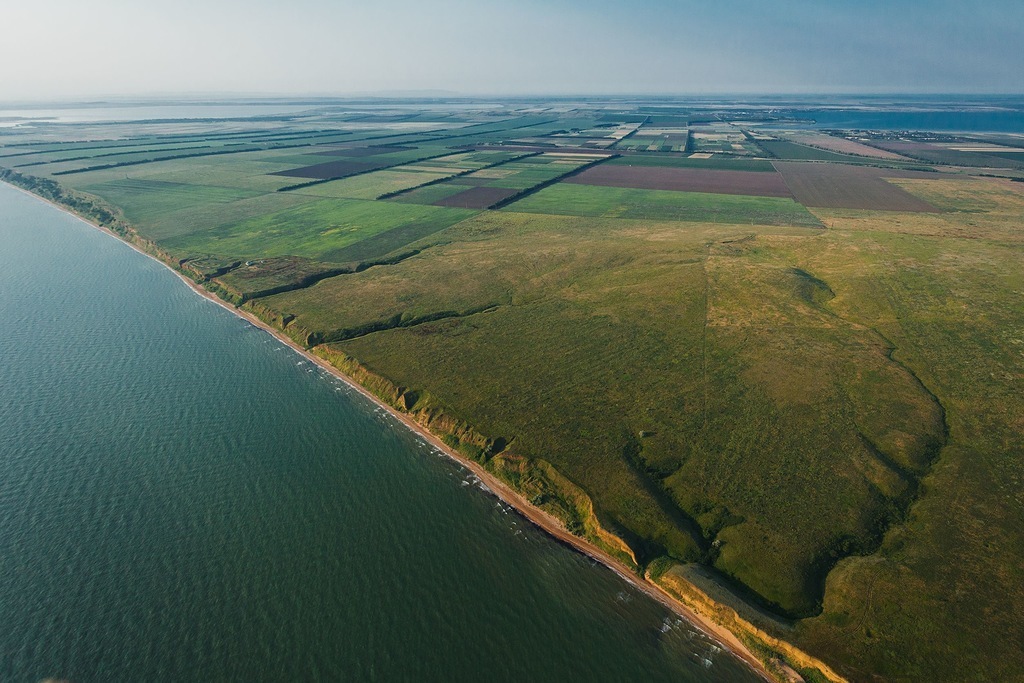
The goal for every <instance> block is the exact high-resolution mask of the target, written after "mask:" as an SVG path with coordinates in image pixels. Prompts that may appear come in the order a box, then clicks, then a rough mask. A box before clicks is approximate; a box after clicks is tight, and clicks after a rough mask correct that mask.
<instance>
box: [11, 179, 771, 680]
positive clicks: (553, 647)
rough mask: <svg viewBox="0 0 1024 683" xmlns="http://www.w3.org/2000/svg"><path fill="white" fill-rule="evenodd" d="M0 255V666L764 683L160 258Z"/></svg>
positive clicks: (107, 243) (61, 228) (104, 242)
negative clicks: (194, 289)
mask: <svg viewBox="0 0 1024 683" xmlns="http://www.w3.org/2000/svg"><path fill="white" fill-rule="evenodd" d="M0 245H2V248H0V359H2V362H0V437H2V438H0V614H2V615H3V618H2V619H0V680H4V681H8V680H10V681H38V680H41V679H45V678H58V679H67V680H70V681H75V682H80V681H109V680H146V681H190V680H194V681H199V680H203V681H206V680H331V681H333V680H381V681H384V680H387V681H393V680H445V681H454V680H480V679H481V678H483V677H486V678H488V679H490V680H507V681H523V680H531V681H543V680H657V681H661V680H673V681H743V680H758V679H757V677H756V676H755V674H754V673H753V672H752V671H750V670H749V669H748V668H747V667H746V666H745V665H744V664H742V663H740V662H739V661H737V660H735V659H734V658H733V657H732V656H730V655H729V654H728V653H725V652H721V651H719V650H718V648H716V647H715V646H714V645H713V644H712V643H711V642H710V641H709V640H708V639H707V638H705V637H704V636H703V635H702V634H700V633H698V632H696V631H695V630H694V629H692V628H691V627H690V626H689V625H688V624H686V623H684V622H682V621H681V620H679V619H678V618H676V617H675V616H674V615H672V614H671V613H670V612H669V611H668V610H667V609H666V608H664V607H663V606H662V605H660V604H658V603H656V602H654V601H653V600H651V599H649V598H648V597H646V596H645V595H643V594H641V593H639V592H638V591H637V590H636V589H634V588H632V587H630V586H629V585H627V584H626V583H625V582H624V581H622V580H621V579H620V578H618V577H617V576H615V575H614V574H613V573H612V572H611V571H609V570H607V569H605V568H603V567H600V566H597V565H596V564H595V563H593V562H591V561H590V560H588V559H587V558H585V557H583V556H581V555H580V554H578V553H576V552H574V551H572V550H570V549H568V548H566V547H564V546H562V545H560V544H558V543H556V542H554V541H553V540H552V539H550V538H549V537H547V536H546V535H544V534H543V533H541V532H540V531H538V530H536V529H535V528H533V527H532V526H531V525H529V524H528V523H527V522H525V521H524V520H523V519H522V518H520V517H518V516H517V515H516V514H515V513H513V512H511V511H510V510H508V509H507V508H506V507H505V506H504V505H503V504H501V503H500V502H499V501H497V500H496V499H495V498H494V497H492V496H490V495H487V494H486V493H485V492H482V491H480V490H478V489H479V487H478V486H477V483H476V482H475V481H474V480H473V479H472V477H470V476H469V475H468V474H467V473H466V472H465V471H464V470H462V469H461V468H460V467H459V466H458V465H456V464H455V463H453V462H451V461H449V460H448V459H446V458H443V457H439V456H438V455H437V454H436V453H434V452H433V449H432V448H430V447H429V446H427V445H426V444H425V443H423V442H422V441H421V440H420V439H418V438H417V437H416V436H415V435H413V434H412V433H410V432H409V431H408V430H407V429H405V428H404V427H402V426H401V425H399V424H397V423H396V422H395V421H394V420H392V419H391V418H389V417H387V416H386V415H385V414H384V413H383V412H382V411H380V409H378V408H376V407H375V406H373V404H371V403H370V402H369V401H367V400H366V399H364V398H362V397H360V396H358V395H357V394H356V393H355V392H354V391H353V390H351V389H349V388H347V387H346V386H345V385H343V384H342V383H341V382H339V381H337V380H336V379H334V378H332V377H330V376H328V375H326V374H325V373H323V372H322V371H321V370H319V369H317V368H314V367H312V366H311V364H309V363H308V362H306V361H304V360H302V359H301V358H299V357H298V356H297V355H296V354H294V353H293V352H292V351H290V350H288V349H287V348H286V347H284V346H283V345H282V344H281V343H279V342H278V341H276V340H275V339H273V338H272V337H271V336H270V335H268V334H266V333H264V332H262V331H260V330H257V329H256V328H254V327H252V326H251V325H249V324H248V323H246V322H244V321H242V320H240V319H238V318H236V317H235V316H233V315H231V314H230V313H228V312H227V311H225V310H223V309H221V308H219V307H217V306H215V305H213V304H211V303H210V302H209V301H206V300H204V299H203V298H201V297H199V296H197V295H196V294H195V293H193V292H192V291H191V290H190V289H189V288H188V287H187V286H185V285H184V284H183V283H182V282H180V281H178V279H177V278H176V277H175V276H174V275H173V274H172V273H170V272H169V271H167V269H166V268H164V267H163V266H162V265H160V264H158V263H156V262H154V261H152V260H150V259H147V258H145V257H143V256H141V255H139V254H137V253H135V252H133V251H132V250H131V249H130V248H129V247H127V246H126V245H124V244H121V243H119V242H117V241H116V240H114V239H111V238H110V237H107V236H105V235H102V234H100V233H99V232H98V231H96V230H94V229H92V228H90V227H89V226H87V225H85V224H84V223H82V222H80V221H78V220H76V219H74V218H72V217H70V216H67V215H65V214H63V213H61V212H59V211H58V210H56V209H54V208H53V207H50V206H47V205H46V204H44V203H42V202H40V201H37V200H35V199H33V198H31V197H29V196H27V195H25V194H23V193H21V192H19V191H17V190H14V189H12V188H10V187H8V186H6V185H0Z"/></svg>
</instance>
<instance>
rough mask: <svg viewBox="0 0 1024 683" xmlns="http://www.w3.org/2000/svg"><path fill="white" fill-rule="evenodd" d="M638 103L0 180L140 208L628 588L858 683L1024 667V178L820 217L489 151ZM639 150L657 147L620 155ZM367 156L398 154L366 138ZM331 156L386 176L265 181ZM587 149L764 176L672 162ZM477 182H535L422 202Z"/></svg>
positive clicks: (119, 212) (61, 197) (129, 143)
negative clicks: (460, 204) (721, 613)
mask: <svg viewBox="0 0 1024 683" xmlns="http://www.w3.org/2000/svg"><path fill="white" fill-rule="evenodd" d="M617 106H618V105H617ZM641 109H642V107H634V108H633V109H632V110H630V109H629V107H628V106H626V105H623V111H622V112H621V113H620V112H619V111H618V110H615V111H610V110H607V109H594V110H589V109H587V108H586V107H584V106H582V105H581V108H578V109H576V108H573V109H571V110H570V109H559V108H558V107H555V108H553V109H551V110H545V111H542V112H541V113H537V111H538V110H535V109H530V108H527V109H526V110H523V111H518V110H516V109H515V108H514V107H512V106H511V105H509V108H507V109H503V110H502V111H501V112H500V114H499V113H496V112H493V111H483V110H482V111H465V112H464V111H461V110H459V111H453V112H448V113H447V114H446V115H445V116H444V117H441V120H439V121H438V122H437V123H435V124H431V125H430V126H427V127H426V129H419V130H417V129H409V128H406V127H403V126H404V123H402V124H399V123H396V124H388V125H385V124H384V123H380V124H377V123H368V121H373V120H375V119H374V116H375V114H374V112H373V110H372V109H371V110H368V111H367V112H363V115H362V116H360V117H359V118H360V121H359V122H358V124H350V123H349V122H348V118H347V117H348V115H347V114H346V115H338V114H333V115H327V114H311V115H310V119H309V120H308V121H304V123H303V124H302V125H303V127H301V128H298V127H296V124H294V123H289V122H281V123H278V124H273V125H271V124H266V125H263V126H262V127H260V128H258V129H257V128H252V127H248V126H245V125H243V124H242V123H239V122H231V123H204V124H189V126H188V127H186V128H183V127H182V126H180V125H171V124H167V123H162V124H161V123H147V122H136V123H130V124H127V123H126V124H123V125H121V126H120V127H118V126H111V124H103V125H100V124H83V125H82V126H80V127H74V126H71V127H66V128H62V129H59V131H58V132H54V131H53V130H50V129H47V130H45V131H43V132H40V133H34V132H31V131H29V132H24V131H13V132H12V131H9V130H8V129H0V166H2V167H6V168H11V167H14V166H16V165H18V164H22V163H24V164H33V165H32V166H27V167H22V168H20V169H15V170H19V171H20V172H21V173H30V174H32V175H34V176H38V177H37V178H36V179H27V180H26V179H24V178H22V179H21V180H18V179H17V178H14V177H13V176H8V177H10V178H12V179H13V180H17V181H18V182H20V183H21V184H22V185H23V186H26V187H30V188H31V189H33V190H34V191H36V192H39V193H40V194H42V195H43V196H46V197H48V198H50V199H55V200H57V201H59V202H61V203H64V204H65V205H67V206H70V207H72V208H73V209H75V210H78V211H79V212H80V213H83V214H84V215H87V216H89V217H90V218H92V219H93V220H99V221H100V222H103V223H104V224H105V225H108V226H111V227H113V228H114V229H120V228H121V227H123V223H121V222H120V221H125V222H127V223H130V224H131V226H132V227H133V229H135V230H136V231H137V232H138V234H139V235H140V236H141V237H142V238H144V239H145V240H148V241H150V242H151V243H152V247H153V249H154V250H159V253H160V254H161V255H163V256H164V257H165V258H167V259H168V260H170V261H171V262H172V263H174V264H175V265H179V262H181V261H182V260H184V264H183V265H181V267H182V269H183V270H184V271H185V272H186V273H189V274H190V275H191V276H193V277H196V278H197V279H199V280H201V281H203V282H205V283H206V284H207V285H208V286H210V287H211V289H213V290H215V291H217V292H219V293H221V294H222V295H223V296H226V297H228V298H230V299H231V301H233V302H234V303H240V302H242V301H243V300H245V302H246V303H245V306H246V307H247V309H248V310H250V311H253V312H255V313H257V314H259V315H261V316H263V317H264V319H266V320H267V321H269V322H270V323H272V324H275V325H278V326H279V327H282V328H283V329H284V331H285V332H286V333H288V334H291V335H292V336H293V337H294V338H295V339H297V340H299V341H301V342H303V343H307V344H319V346H317V351H318V352H320V353H322V354H323V355H325V356H326V357H328V358H330V359H332V361H333V362H336V363H338V364H339V365H341V366H342V367H344V368H346V369H347V370H348V371H350V372H360V373H364V374H362V375H360V376H362V377H364V378H369V379H367V380H366V381H368V382H369V383H370V384H371V385H372V387H371V388H373V389H374V390H375V391H377V390H378V389H379V391H378V393H379V394H380V395H386V396H387V397H389V398H388V400H391V401H392V402H393V403H394V404H395V405H398V406H400V407H403V408H406V409H409V410H413V409H415V410H419V411H421V412H420V413H418V417H417V419H422V420H423V421H426V422H430V421H431V420H435V421H434V422H430V424H431V425H432V426H433V427H436V428H437V429H438V430H439V432H440V433H442V434H443V435H444V436H445V438H446V439H447V440H449V441H450V442H451V444H452V445H453V446H456V447H458V448H460V449H461V450H462V451H463V453H465V454H467V455H468V457H473V458H475V459H477V460H478V461H480V462H481V463H483V464H485V466H487V467H489V468H491V470H492V472H494V473H496V474H497V475H499V476H502V477H503V478H504V479H505V480H506V481H509V482H510V483H512V484H513V485H515V486H517V487H519V489H520V490H521V491H522V492H523V493H524V495H525V496H526V497H527V498H528V499H530V500H531V501H533V502H534V504H536V505H538V506H539V507H541V508H543V509H545V510H548V511H549V512H552V513H553V514H556V515H557V516H558V517H559V518H560V519H562V520H563V521H564V522H565V524H566V526H567V528H568V529H570V530H571V531H572V532H573V533H578V534H581V535H585V536H587V537H588V538H590V539H591V540H593V541H594V542H596V543H598V544H599V545H601V547H604V548H606V549H609V551H610V552H612V553H613V554H615V555H616V557H619V558H620V559H622V560H623V562H625V563H626V564H627V565H628V566H630V568H631V569H633V570H635V571H641V572H642V571H644V570H645V569H650V568H657V569H658V572H659V573H661V572H665V571H669V575H670V576H685V575H699V576H701V577H703V578H702V579H701V580H706V581H708V582H711V583H716V584H718V585H719V586H721V587H724V588H722V589H721V590H720V591H718V593H720V594H721V595H722V596H724V597H722V598H721V599H722V600H723V601H725V602H729V601H732V602H734V603H736V604H740V605H741V608H742V609H741V611H743V612H744V613H755V614H764V615H771V616H770V617H765V622H764V623H765V628H766V629H768V630H769V631H770V632H771V634H772V635H774V636H777V637H780V638H783V639H785V640H787V641H789V642H792V643H795V644H796V645H797V646H799V647H801V648H804V649H805V650H806V651H807V652H809V653H810V654H812V655H814V656H816V657H819V658H821V659H822V660H824V661H825V662H827V663H828V664H829V665H830V666H832V667H833V668H835V669H836V670H837V671H839V672H840V673H842V674H843V675H845V676H847V677H849V678H850V679H851V680H855V681H876V680H891V681H903V680H927V681H961V680H1014V679H1015V678H1019V676H1020V672H1021V671H1022V670H1024V621H1022V620H1021V619H1020V618H1019V617H1018V615H1019V614H1020V613H1021V612H1022V611H1024V588H1022V586H1024V561H1022V558H1024V522H1022V519H1024V516H1022V513H1021V511H1022V510H1024V499H1022V497H1021V493H1020V491H1021V490H1022V485H1024V460H1022V458H1021V456H1022V455H1024V450H1022V448H1021V438H1020V435H1021V434H1022V433H1024V418H1022V417H1021V416H1022V415H1024V398H1022V396H1024V393H1022V392H1021V391H1020V390H1019V385H1020V383H1021V382H1022V381H1024V355H1022V348H1024V308H1022V307H1021V305H1020V293H1021V292H1022V291H1024V275H1022V273H1024V269H1022V268H1021V267H1020V261H1021V250H1022V249H1024V232H1022V231H1021V227H1020V225H1021V219H1020V217H1021V216H1022V215H1024V184H1021V183H1014V182H1010V181H1009V180H1000V179H994V178H981V177H969V176H968V173H980V172H981V170H980V169H973V170H969V171H967V172H964V173H961V174H958V175H955V176H954V175H948V176H940V175H939V174H935V176H936V177H935V179H893V180H891V182H892V183H894V184H895V185H897V186H899V187H901V188H903V189H904V190H906V191H907V192H909V193H911V194H913V195H916V196H917V197H920V198H921V199H923V200H924V201H926V202H928V203H929V204H931V205H932V206H934V207H936V208H937V209H938V210H939V211H938V212H937V213H906V212H899V211H885V212H881V211H866V210H852V209H813V210H808V209H807V208H805V207H804V206H802V205H801V204H799V203H797V202H795V201H793V200H791V199H781V198H771V197H750V196H738V195H715V194H705V193H690V192H671V191H659V190H641V189H627V188H615V187H596V186H587V185H577V184H570V183H555V184H552V185H548V186H546V187H545V186H544V184H545V183H548V182H549V181H552V180H554V179H557V178H559V177H561V176H562V175H563V174H565V173H567V172H570V171H572V170H573V169H575V168H577V167H578V166H579V165H580V164H583V163H588V162H590V161H592V159H590V158H586V157H583V158H580V159H574V160H567V159H565V158H561V157H556V156H552V155H544V154H541V155H539V156H531V157H529V158H524V159H516V158H515V157H518V156H520V155H522V154H526V153H536V152H537V151H538V150H536V149H533V150H531V149H530V147H529V145H520V146H519V147H513V146H506V147H505V148H501V146H502V145H503V144H504V143H507V142H509V141H513V140H533V141H535V142H534V143H531V144H538V143H537V142H536V141H541V142H543V141H550V140H558V141H559V143H560V144H566V143H567V141H571V140H572V139H573V138H569V137H566V135H559V137H552V134H553V133H557V132H559V131H570V130H584V131H590V133H592V135H589V136H580V137H579V138H578V140H579V144H583V143H584V142H585V141H586V140H587V139H590V137H593V135H597V134H608V133H610V132H612V131H614V130H615V129H616V128H617V127H618V126H619V125H624V124H627V123H632V124H634V125H635V124H636V123H639V122H641V121H643V120H644V119H645V118H647V115H648V113H649V112H641ZM655 111H661V110H660V109H656V110H655ZM673 111H674V110H673ZM410 116H412V115H411V114H410ZM658 116H661V118H663V119H664V123H666V124H668V123H675V124H678V125H682V124H684V123H685V120H686V118H687V117H685V116H683V115H682V114H678V115H677V114H672V115H668V114H664V115H657V116H655V118H656V119H657V118H658ZM413 118H415V117H413ZM598 121H600V122H602V123H607V124H609V126H610V127H604V128H594V126H595V125H596V123H597V122H598ZM348 125H351V126H352V127H351V129H342V128H341V127H342V126H348ZM737 125H742V124H737ZM331 126H339V128H336V129H333V130H332V129H331ZM112 129H113V130H114V132H116V133H117V135H116V136H115V135H113V134H112ZM712 129H713V130H712ZM641 130H643V129H641ZM707 130H708V131H710V132H714V130H720V131H725V132H724V133H723V135H732V136H733V137H735V134H736V132H737V131H739V130H740V129H739V128H735V127H730V126H729V125H728V124H726V123H723V122H722V121H719V120H716V121H715V122H714V123H713V124H712V125H711V126H710V127H708V128H707ZM783 134H784V133H780V135H783ZM54 136H64V138H59V139H54ZM76 136H78V137H76ZM731 139H732V138H731V137H730V138H729V140H731ZM61 140H64V141H63V142H62V141H61ZM630 140H633V143H632V144H633V146H637V145H640V146H643V145H644V144H645V140H644V139H643V138H642V137H638V136H634V138H627V140H626V141H625V143H624V144H622V145H620V146H621V147H623V148H628V147H630ZM705 140H706V142H705V143H704V144H705V146H708V145H710V146H712V147H713V146H715V145H719V146H721V147H722V148H723V149H726V148H727V147H728V146H729V145H731V142H730V141H729V140H726V139H724V138H723V139H721V140H716V139H714V138H705ZM342 143H343V144H342ZM743 144H745V145H748V146H749V145H752V143H750V141H749V140H747V141H745V142H744V143H743ZM759 144H762V145H763V146H764V147H765V148H766V149H769V150H772V151H773V153H775V154H776V155H778V156H785V157H786V158H803V159H815V160H819V161H821V162H822V165H823V166H826V165H827V163H826V162H827V161H829V160H831V161H835V160H838V159H846V157H845V156H844V155H837V154H833V153H830V152H827V151H821V150H817V149H814V148H810V147H806V146H802V145H795V144H793V143H791V142H787V141H781V140H780V141H764V142H760V143H759ZM276 145H302V146H295V147H287V148H284V147H278V148H271V147H273V146H276ZM379 145H394V146H399V147H406V148H408V149H394V150H393V151H385V152H381V153H380V154H374V153H371V152H367V151H366V150H365V149H364V151H363V152H358V151H355V152H353V151H351V150H352V149H353V148H355V147H366V146H379ZM473 145H487V146H490V147H498V149H488V150H477V149H475V148H473ZM232 146H233V147H237V150H236V151H233V152H232V153H229V154H221V155H215V156H199V157H191V158H181V159H166V160H161V161H152V162H146V163H138V164H132V165H125V166H118V167H114V168H107V169H96V170H90V171H84V172H80V173H77V172H76V173H71V174H65V175H51V174H55V173H59V172H61V171H67V170H76V169H82V168H87V167H89V166H92V165H102V163H104V162H110V163H118V162H120V161H140V160H143V161H144V160H146V159H147V158H151V157H154V156H162V155H173V154H174V153H175V152H172V151H169V150H171V149H174V148H179V147H180V148H195V149H196V150H197V151H201V150H202V149H220V148H224V149H230V147H232ZM648 146H649V143H648ZM346 150H347V151H346ZM373 151H374V152H376V151H379V150H373ZM588 151H593V150H588ZM325 152H326V153H327V154H324V153H325ZM343 152H344V153H345V154H349V155H353V156H351V159H349V161H356V162H359V161H368V160H372V161H373V162H374V163H376V162H386V163H387V164H389V165H390V167H389V168H387V169H383V170H370V171H368V172H365V173H361V174H359V175H354V176H351V177H347V178H344V179H341V180H329V181H327V182H320V183H317V184H312V185H308V186H306V187H299V188H297V189H294V190H287V191H280V190H282V188H286V187H288V186H291V185H295V184H299V183H303V182H304V181H306V180H308V179H305V178H296V177H286V176H280V175H275V174H276V173H279V172H281V171H287V170H290V169H296V168H300V167H304V166H312V165H316V164H321V163H326V162H331V161H338V160H343V159H345V158H346V157H344V155H343V154H342V153H343ZM336 154H337V155H336ZM360 154H363V156H359V155H360ZM79 156H81V157H87V158H83V159H79V160H75V161H72V160H70V159H73V158H75V157H79ZM975 156H978V155H975ZM425 157H436V158H430V159H426V158H425ZM419 159H422V161H415V160H419ZM860 161H861V162H864V161H865V160H864V159H861V160H860ZM51 162H52V163H51ZM602 163H607V164H616V165H618V164H628V165H633V166H636V167H639V168H643V167H650V168H652V169H656V168H658V167H672V166H676V167H681V168H688V169H709V170H722V169H732V170H741V171H773V170H774V169H773V167H772V165H771V162H769V161H766V160H764V159H755V158H747V159H737V158H733V157H727V156H719V155H716V156H714V157H712V158H710V159H693V158H688V157H685V156H683V155H680V154H667V153H660V152H654V151H644V152H642V153H637V154H626V155H623V156H621V157H618V158H614V159H610V160H608V161H604V162H602ZM872 163H874V162H872ZM915 163H916V162H915ZM918 165H919V164H918ZM814 166H815V167H817V166H818V165H814ZM985 171H986V172H991V171H992V169H986V170H985ZM456 174H466V175H464V176H460V177H451V176H455V175H456ZM51 180H52V181H57V182H59V184H60V185H59V187H58V186H57V185H53V184H52V183H50V181H51ZM421 185H422V187H420V186H421ZM471 187H491V188H507V189H509V190H524V191H525V193H524V195H523V196H522V197H521V198H520V199H518V201H514V202H512V203H511V204H509V205H507V206H505V207H504V208H503V209H501V210H498V211H480V210H469V209H457V208H447V207H441V206H431V204H432V203H433V202H438V201H441V200H443V199H445V198H447V197H450V196H452V195H454V194H456V193H459V192H462V191H464V190H468V189H470V188H471ZM537 187H543V189H540V190H538V191H533V188H537ZM395 193H397V194H395ZM382 195H387V199H385V200H376V198H377V197H380V196H382ZM517 196H519V195H517ZM381 387H384V389H382V388H381ZM388 392H390V393H388ZM613 534H614V537H613V536H612V535H613ZM615 537H617V538H618V540H617V539H616V538H615ZM623 544H625V545H623ZM691 563H696V564H691ZM673 565H674V566H675V568H674V569H671V570H669V569H668V568H671V567H673ZM695 567H696V569H695ZM716 594H717V593H716ZM744 605H745V606H744ZM765 647H767V646H765ZM766 651H767V650H766ZM770 656H771V655H770ZM811 680H813V679H811Z"/></svg>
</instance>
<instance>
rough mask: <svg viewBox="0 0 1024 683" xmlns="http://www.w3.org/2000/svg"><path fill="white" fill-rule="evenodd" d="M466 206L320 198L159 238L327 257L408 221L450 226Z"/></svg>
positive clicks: (207, 249) (177, 243) (215, 249)
mask: <svg viewBox="0 0 1024 683" xmlns="http://www.w3.org/2000/svg"><path fill="white" fill-rule="evenodd" d="M473 213H474V212H473V211H470V210H467V209H449V208H442V207H437V206H417V205H412V204H398V203H395V202H373V201H362V200H355V199H320V200H316V201H313V202H310V203H307V204H302V205H300V206H297V207H295V208H292V209H286V210H284V211H279V212H276V213H269V214H263V215H259V216H256V217H253V218H249V219H246V220H243V221H240V222H237V223H230V224H227V225H223V226H221V227H218V228H213V229H211V230H205V231H202V232H198V233H192V234H190V235H187V236H183V237H177V238H173V239H170V240H167V241H166V242H164V244H165V246H166V247H167V248H168V249H171V250H172V251H177V252H182V253H186V252H187V253H205V254H225V255H227V254H231V255H236V256H244V257H254V258H258V257H261V256H305V257H307V258H312V259H318V260H321V261H332V260H333V254H334V252H336V251H338V250H340V249H342V248H343V247H346V246H348V245H350V244H353V243H355V242H358V241H359V240H362V239H365V238H367V237H371V236H373V235H376V234H378V233H381V232H384V231H386V230H392V229H394V228H398V227H402V226H405V225H409V224H427V225H431V226H435V227H436V226H448V225H453V224H455V223H457V222H459V221H461V220H463V219H464V218H468V217H469V216H471V215H473Z"/></svg>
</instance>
